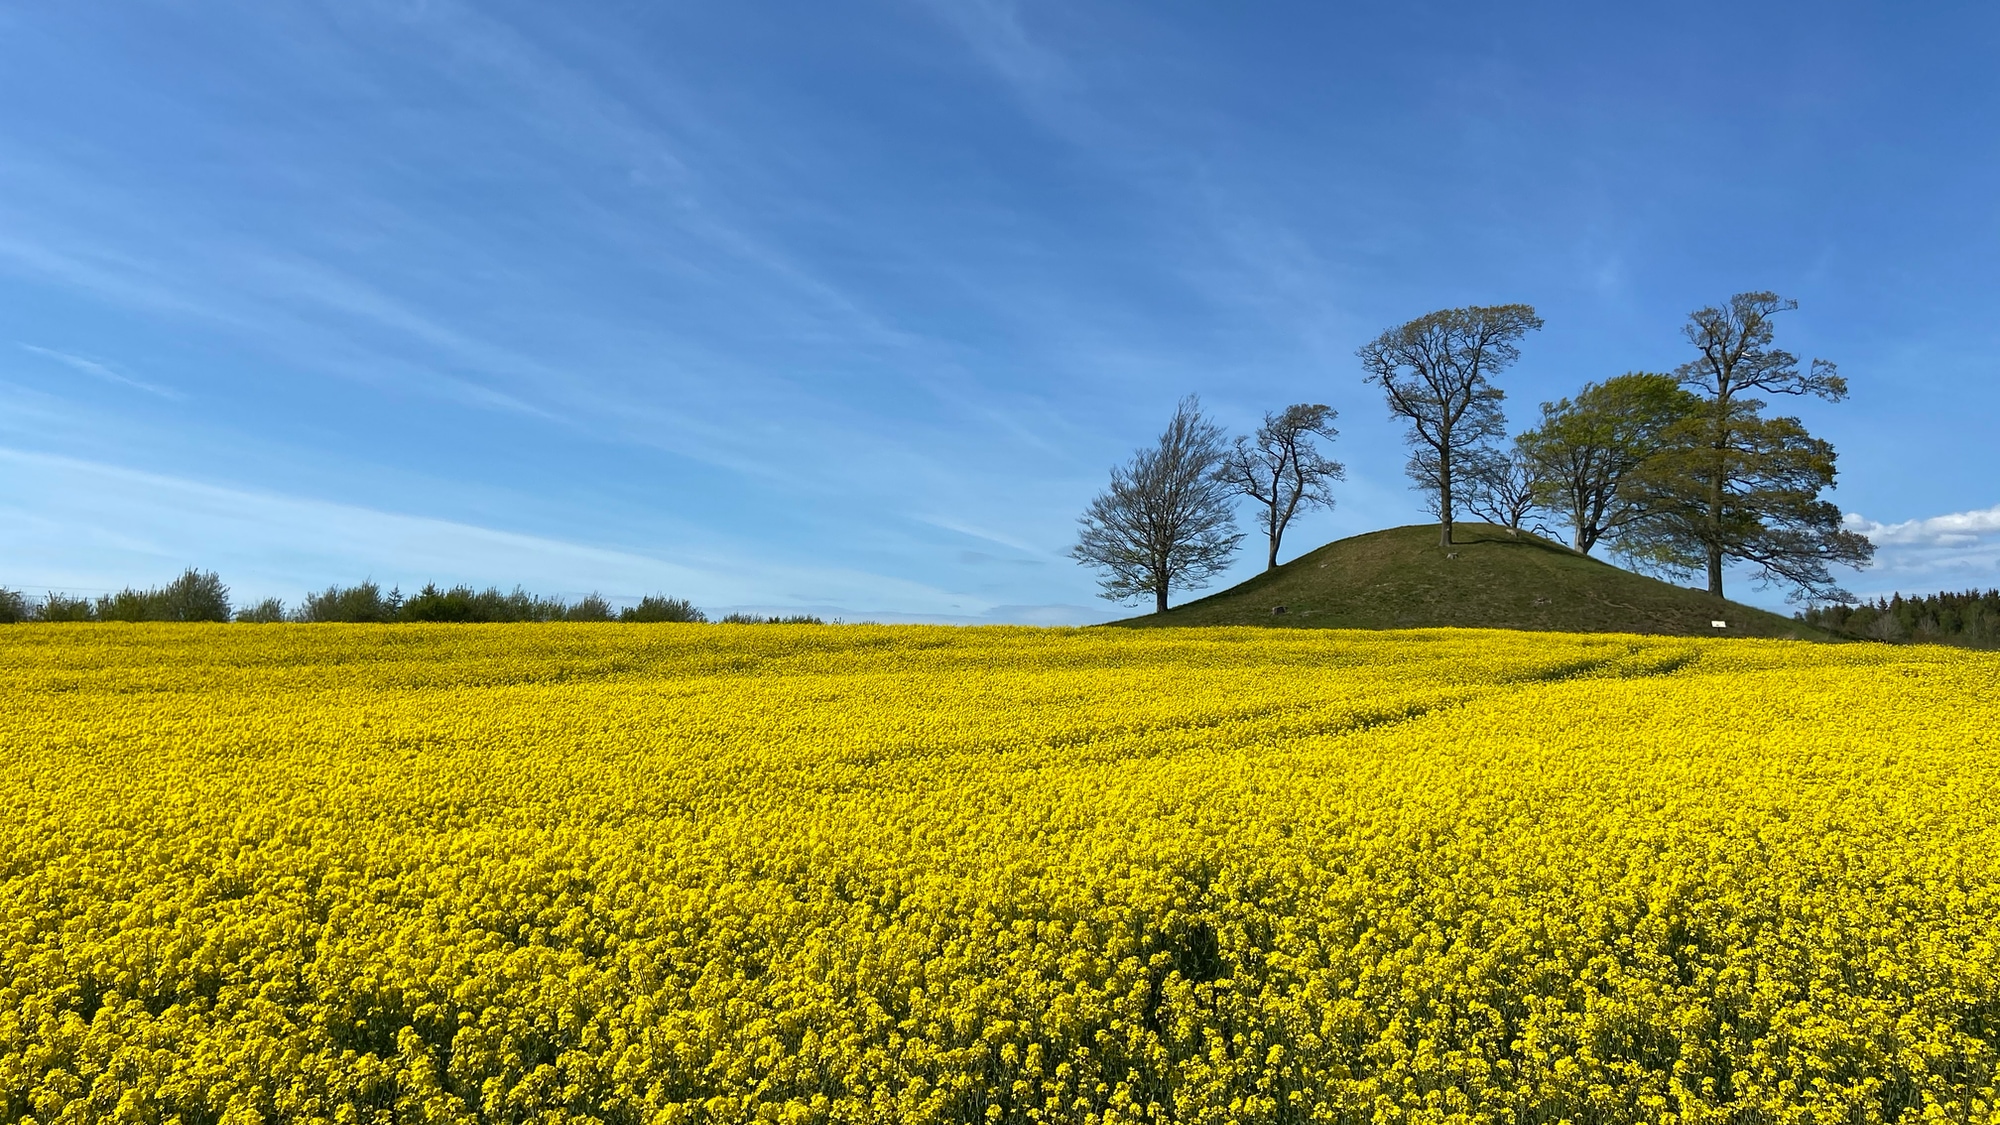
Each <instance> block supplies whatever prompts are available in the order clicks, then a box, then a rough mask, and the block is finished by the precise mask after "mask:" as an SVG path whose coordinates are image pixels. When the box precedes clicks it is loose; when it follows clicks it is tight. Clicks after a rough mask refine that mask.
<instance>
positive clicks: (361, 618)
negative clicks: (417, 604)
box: [299, 581, 403, 624]
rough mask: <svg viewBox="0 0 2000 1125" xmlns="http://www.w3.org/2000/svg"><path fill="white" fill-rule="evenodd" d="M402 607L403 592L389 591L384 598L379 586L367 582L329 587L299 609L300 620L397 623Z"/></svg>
mask: <svg viewBox="0 0 2000 1125" xmlns="http://www.w3.org/2000/svg"><path fill="white" fill-rule="evenodd" d="M402 608H403V595H402V592H401V591H399V590H390V591H389V593H388V594H386V595H384V594H383V593H382V588H381V587H380V586H377V585H376V584H375V583H374V582H373V581H365V582H362V583H361V584H360V585H359V586H328V587H327V588H326V589H325V590H323V591H321V592H320V593H317V594H307V595H306V602H305V605H304V606H302V607H300V609H299V620H301V621H313V622H334V621H344V622H349V623H357V624H367V623H377V622H385V621H394V620H396V619H397V618H398V616H399V615H400V614H401V612H402Z"/></svg>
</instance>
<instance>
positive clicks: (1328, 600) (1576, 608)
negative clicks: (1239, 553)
mask: <svg viewBox="0 0 2000 1125" xmlns="http://www.w3.org/2000/svg"><path fill="white" fill-rule="evenodd" d="M1453 538H1454V539H1456V540H1457V542H1456V543H1454V544H1453V545H1452V546H1450V547H1440V546H1439V545H1438V529H1437V525H1436V524H1418V525H1414V526H1410V527H1395V528H1390V529H1388V530H1386V531H1375V532H1370V533H1369V534H1367V535H1356V536H1354V537H1353V538H1351V539H1341V540H1338V541H1336V542H1333V543H1328V544H1327V545H1326V546H1324V547H1321V548H1319V549H1318V550H1315V551H1312V552H1309V553H1307V554H1305V555H1303V556H1301V557H1299V558H1297V559H1294V560H1292V561H1291V562H1288V563H1285V564H1283V565H1281V566H1279V567H1278V568H1277V569H1276V570H1273V571H1268V572H1266V573H1264V574H1260V575H1258V576H1257V577H1255V578H1252V579H1250V580H1249V581H1247V582H1243V583H1241V584H1239V585H1236V586H1232V587H1230V588H1229V589H1227V590H1223V591H1221V592H1219V593H1215V594H1210V595H1209V596H1207V597H1205V598H1201V599H1199V600H1197V601H1191V602H1188V603H1186V604H1185V605H1180V606H1176V607H1174V608H1172V609H1169V610H1168V611H1167V612H1165V613H1163V614H1148V615H1146V616H1144V617H1133V618H1128V619H1126V620H1124V621H1119V622H1115V623H1114V624H1117V625H1132V626H1139V625H1174V626H1179V625H1281V626H1290V627H1296V628H1321V629H1411V628H1429V627H1441V626H1458V627H1463V628H1482V629H1540V630H1554V631H1560V632H1573V633H1655V634H1665V635H1670V636H1704V637H1709V636H1732V637H1796V638H1802V639H1809V640H1830V639H1833V637H1832V634H1830V633H1827V632H1825V631H1823V630H1820V629H1815V628H1812V627H1810V626H1807V625H1803V624H1801V623H1799V622H1797V621H1794V620H1792V619H1791V618H1789V617H1784V616H1781V615H1779V614H1775V613H1771V612H1768V611H1766V610H1761V609H1754V608H1752V607H1750V606H1746V605H1741V604H1738V603H1736V602H1732V601H1726V600H1723V599H1720V598H1713V597H1710V596H1709V595H1708V594H1707V593H1704V592H1702V591H1699V590H1690V589H1687V588H1685V587H1682V586H1675V585H1672V584H1670V583H1667V582H1662V581H1660V580H1658V579H1656V578H1648V577H1646V576H1645V575H1643V574H1634V573H1632V572H1631V571H1629V570H1621V569H1619V568H1618V567H1615V566H1612V565H1610V564H1609V563H1605V562H1600V561H1599V560H1597V559H1593V558H1588V557H1586V556H1584V555H1580V554H1578V553H1577V552H1575V551H1573V550H1571V549H1570V548H1568V547H1565V546H1563V545H1562V544H1560V543H1556V542H1553V541H1551V540H1548V539H1543V538H1540V537H1539V536H1535V535H1530V534H1527V533H1525V532H1524V533H1522V535H1521V536H1520V537H1519V538H1518V539H1517V538H1514V537H1512V536H1510V535H1508V533H1507V531H1506V529H1505V528H1500V527H1494V526H1492V525H1490V524H1468V523H1461V524H1458V525H1457V526H1456V528H1455V529H1454V535H1453ZM1280 606H1282V607H1283V611H1282V612H1279V611H1278V607H1280ZM1714 621H1724V622H1727V625H1726V626H1725V627H1723V628H1720V629H1718V628H1716V627H1714V626H1713V625H1712V624H1711V622H1714Z"/></svg>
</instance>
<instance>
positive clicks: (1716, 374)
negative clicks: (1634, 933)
mask: <svg viewBox="0 0 2000 1125" xmlns="http://www.w3.org/2000/svg"><path fill="white" fill-rule="evenodd" d="M1796 307H1797V302H1795V301H1790V300H1786V299H1784V298H1781V297H1779V296H1778V295H1777V294H1775V293H1767V292H1757V293H1739V294H1737V295H1735V296H1734V297H1732V298H1730V300H1729V301H1728V303H1727V304H1725V305H1720V306H1708V307H1704V308H1700V309H1696V310H1695V311H1694V312H1692V313H1690V314H1689V315H1688V320H1687V323H1686V324H1685V325H1683V327H1682V335H1683V336H1684V337H1685V338H1686V339H1687V341H1688V343H1689V344H1690V345H1691V346H1692V347H1693V349H1694V355H1693V357H1692V358H1690V359H1689V360H1688V361H1687V362H1685V363H1683V364H1681V365H1680V366H1679V367H1678V368H1676V369H1675V370H1674V371H1673V372H1672V373H1646V372H1634V373H1628V374H1624V375H1618V376H1614V377H1611V378H1608V379H1605V380H1603V381H1602V382H1595V383H1587V384H1585V385H1584V386H1583V387H1582V388H1581V389H1580V390H1578V391H1577V392H1576V394H1575V395H1573V396H1571V397H1569V398H1564V399H1560V400H1558V401H1556V402H1545V403H1543V404H1542V406H1541V417H1540V420H1539V422H1538V424H1537V425H1535V426H1534V428H1532V429H1529V430H1527V431H1525V432H1523V433H1520V434H1517V435H1515V436H1514V437H1513V438H1512V439H1511V441H1509V440H1507V426H1506V416H1505V414H1504V412H1503V410H1502V403H1503V401H1504V400H1505V398H1506V394H1505V392H1504V391H1503V390H1502V388H1501V387H1500V386H1499V385H1498V384H1497V383H1496V382H1495V379H1496V377H1497V376H1499V375H1500V374H1501V373H1502V372H1504V371H1505V370H1506V369H1507V368H1508V367H1510V366H1512V365H1513V363H1514V362H1515V361H1516V360H1517V359H1519V358H1520V342H1521V341H1522V340H1523V339H1524V338H1525V337H1526V336H1527V334H1528V333H1530V332H1533V331H1536V330H1539V329H1540V328H1541V327H1542V320H1541V318H1540V317H1539V316H1537V315H1536V313H1535V310H1534V309H1533V308H1531V307H1529V306H1527V305H1491V306H1475V307H1469V308H1459V309H1442V310H1439V311H1437V312H1434V313H1430V314H1427V315H1425V316H1421V317H1418V318H1417V319H1415V320H1412V321H1410V322H1408V323H1406V324H1402V325H1399V326H1397V327H1395V328H1391V329H1389V330H1388V331H1386V332H1384V333H1382V334H1381V335H1380V336H1379V337H1377V338H1376V339H1374V340H1373V341H1371V342H1369V343H1368V344H1367V345H1365V346H1364V347H1362V348H1361V349H1360V350H1359V351H1358V352H1357V353H1356V355H1357V357H1358V358H1359V359H1360V361H1361V366H1362V370H1363V375H1364V380H1365V381H1366V382H1367V383H1368V384H1370V385H1373V386H1374V387H1376V388H1377V389H1379V390H1380V391H1381V393H1382V395H1383V397H1384V399H1385V400H1386V402H1387V405H1388V408H1389V413H1390V415H1391V416H1392V417H1394V418H1396V419H1397V420H1399V421H1401V422H1403V423H1404V425H1405V426H1406V434H1405V440H1406V441H1407V443H1408V445H1409V447H1410V451H1411V452H1410V459H1409V461H1408V463H1407V465H1406V466H1405V469H1406V471H1407V473H1408V474H1409V476H1410V478H1411V480H1412V481H1413V482H1414V484H1415V487H1416V488H1417V489H1419V490H1420V491H1422V492H1423V494H1424V496H1425V498H1426V501H1427V503H1428V505H1429V507H1430V509H1431V512H1432V514H1433V515H1435V516H1436V517H1437V519H1438V523H1439V534H1438V542H1439V544H1440V546H1444V547H1449V546H1450V545H1451V544H1452V542H1453V538H1452V528H1453V524H1454V522H1455V520H1456V519H1457V517H1458V514H1459V513H1461V512H1464V513H1468V514H1470V515H1472V516H1475V517H1477V518H1479V519H1482V520H1485V521H1486V522H1488V523H1492V524H1497V525H1499V526H1501V527H1504V528H1506V529H1507V530H1508V531H1509V532H1511V533H1513V534H1515V535H1519V534H1520V533H1521V532H1523V531H1536V532H1545V533H1546V532H1549V531H1550V529H1549V526H1548V525H1549V524H1550V523H1553V524H1556V525H1558V526H1560V527H1561V528H1563V529H1564V531H1565V532H1566V533H1567V535H1568V537H1569V539H1570V542H1571V544H1572V545H1573V546H1574V547H1575V549H1576V550H1577V551H1579V552H1582V553H1584V554H1589V553H1591V552H1592V551H1593V550H1595V549H1596V548H1597V547H1599V546H1605V547H1607V548H1608V549H1610V550H1611V551H1612V552H1613V553H1615V554H1617V555H1619V556H1620V557H1622V558H1623V559H1625V560H1626V561H1627V562H1628V563H1630V564H1632V565H1634V566H1636V567H1637V568H1639V569H1642V570H1650V571H1653V572H1656V573H1660V574H1662V575H1667V576H1675V577H1682V578H1686V577H1694V576H1700V577H1702V578H1704V579H1705V580H1706V584H1707V590H1708V592H1709V593H1710V594H1713V595H1714V596H1716V597H1718V598H1720V597H1722V596H1723V574H1724V570H1725V568H1726V567H1727V566H1728V565H1729V564H1731V563H1740V564H1748V565H1749V566H1751V567H1753V568H1755V569H1754V574H1755V576H1756V579H1757V580H1758V581H1759V583H1760V584H1766V583H1775V584H1778V585H1781V586H1785V587H1787V588H1789V590H1790V591H1791V593H1792V595H1793V596H1794V598H1795V599H1798V600H1804V601H1808V602H1814V603H1823V602H1835V601H1842V600H1851V595H1848V594H1847V593H1846V592H1845V591H1844V590H1842V589H1840V587H1839V586H1838V584H1837V583H1836V582H1835V581H1834V577H1833V573H1832V571H1831V569H1830V568H1831V567H1832V566H1835V565H1841V566H1849V567H1856V568H1859V567H1864V566H1867V565H1868V563H1869V562H1870V560H1871V559H1872V558H1873V556H1874V552H1875V545H1874V544H1873V543H1871V542H1870V541H1869V540H1868V539H1867V538H1866V537H1865V536H1862V535H1860V534H1857V533H1856V532H1853V531H1850V530H1848V529H1846V528H1845V527H1843V526H1842V525H1841V515H1840V510H1839V508H1837V507H1835V506H1834V504H1833V503H1832V502H1830V501H1828V500H1826V499H1824V497H1823V495H1822V494H1823V493H1824V492H1825V491H1826V490H1827V489H1830V488H1832V487H1833V484H1834V477H1835V469H1834V465H1835V454H1834V450H1833V446H1832V445H1831V444H1829V443H1828V442H1826V441H1824V440H1822V439H1820V438H1816V437H1814V436H1812V435H1811V434H1810V433H1808V432H1807V431H1806V428H1805V425H1804V424H1803V423H1802V422H1800V421H1799V419H1797V418H1795V417H1790V416H1783V415H1780V416H1773V415H1771V414H1770V413H1769V410H1768V408H1769V406H1770V403H1769V398H1770V397H1771V396H1779V395H1783V396H1790V397H1795V398H1796V397H1807V396H1810V397H1816V398H1822V399H1826V400H1829V401H1839V400H1840V399H1842V398H1845V397H1846V395H1847V382H1846V380H1845V379H1843V378H1841V376H1840V375H1839V373H1838V371H1837V370H1836V368H1835V367H1834V365H1833V364H1832V363H1830V362H1828V361H1826V360H1823V359H1814V360H1812V361H1811V362H1810V363H1807V364H1805V365H1804V366H1803V367H1802V366H1801V364H1800V361H1799V359H1798V357H1797V356H1794V355H1793V354H1792V353H1790V352H1787V351H1784V350H1782V349H1780V348H1778V347H1777V346H1776V345H1775V334H1774V331H1773V318H1774V317H1775V316H1776V315H1777V314H1779V313H1781V312H1785V311H1787V310H1789V309H1793V308H1796ZM1334 417H1335V412H1334V411H1333V410H1332V409H1331V408H1329V407H1326V406H1321V405H1297V406H1290V407H1287V408H1285V409H1284V410H1283V411H1279V412H1277V413H1273V414H1266V415H1265V417H1264V425H1263V426H1262V427H1260V428H1259V430H1258V431H1257V433H1256V434H1255V436H1253V437H1239V438H1236V439H1235V441H1234V442H1233V444H1232V443H1231V442H1230V441H1229V439H1228V438H1227V435H1225V434H1224V433H1223V431H1222V429H1221V428H1220V427H1219V426H1217V425H1215V424H1214V423H1213V422H1210V421H1209V420H1208V419H1206V418H1204V417H1203V416H1202V414H1201V410H1200V404H1199V401H1198V400H1197V399H1196V398H1194V397H1193V396H1189V397H1188V398H1185V399H1183V400H1182V401H1181V403H1180V405H1179V406H1178V407H1177V408H1176V410H1175V412H1174V416H1173V418H1172V420H1171V421H1170V422H1169V423H1168V426H1167V430H1166V431H1165V432H1164V433H1163V434H1161V436H1160V439H1159V441H1158V442H1157V443H1155V444H1154V445H1153V446H1150V447H1148V448H1145V449H1142V450H1140V451H1138V452H1137V453H1135V454H1134V455H1133V457H1132V459H1131V460H1130V461H1129V462H1127V463H1126V464H1125V465H1122V466H1119V467H1116V468H1114V469H1113V470H1112V473H1111V486H1110V488H1108V489H1107V490H1105V491H1104V492H1103V493H1100V494H1099V495H1098V496H1097V497H1096V498H1095V499H1093V500H1092V501H1091V504H1090V507H1089V508H1088V509H1087V510H1086V511H1085V512H1084V514H1083V516H1082V517H1080V519H1079V524H1080V532H1079V535H1078V539H1077V543H1076V545H1075V546H1074V547H1073V548H1072V549H1071V551H1070V554H1071V555H1072V557H1074V558H1076V559H1077V560H1078V561H1079V562H1082V563H1084V564H1086V565H1089V566H1092V567H1094V568H1096V569H1097V570H1098V572H1099V584H1100V585H1101V586H1102V587H1103V596H1104V597H1106V598H1110V599H1113V600H1116V601H1130V600H1135V599H1140V598H1144V597H1146V596H1148V595H1150V596H1151V598H1152V600H1153V603H1154V607H1155V609H1156V611H1159V612H1164V611H1165V610H1166V608H1167V598H1168V594H1169V592H1170V590H1173V589H1183V590H1185V589H1199V588H1201V587H1202V586H1204V585H1205V584H1206V583H1207V580H1208V579H1209V578H1211V577H1212V576H1214V575H1215V574H1217V573H1219V572H1221V571H1222V570H1224V569H1226V568H1227V567H1228V566H1229V561H1230V557H1231V556H1232V555H1233V553H1234V552H1235V550H1236V548H1237V546H1238V545H1239V544H1240V543H1241V541H1242V539H1243V536H1242V535H1241V534H1240V533H1238V531H1237V529H1236V522H1235V521H1236V514H1235V509H1236V506H1237V504H1238V503H1239V502H1240V501H1241V500H1242V499H1244V498H1246V497H1247V498H1248V499H1250V500H1252V501H1253V502H1254V504H1255V506H1256V510H1257V512H1258V521H1259V523H1260V525H1261V526H1262V530H1263V531H1264V532H1265V536H1266V541H1267V546H1268V553H1267V555H1266V563H1265V566H1266V569H1270V568H1272V567H1275V566H1276V565H1277V560H1278V546H1279V541H1280V539H1281V537H1282V536H1283V534H1284V531H1285V528H1286V526H1287V524H1288V523H1289V522H1290V520H1291V519H1292V517H1293V516H1294V515H1295V514H1297V513H1298V512H1299V511H1301V510H1305V509H1310V508H1330V507H1332V506H1333V502H1334V498H1333V495H1332V492H1331V486H1332V484H1333V482H1335V481H1339V480H1342V479H1344V472H1343V468H1342V466H1341V465H1340V463H1339V462H1336V461H1332V460H1329V459H1328V458H1326V457H1325V456H1324V455H1323V453H1321V451H1320V449H1319V446H1318V443H1319V442H1322V441H1332V440H1333V438H1334V437H1335V436H1336V432H1335V431H1334V430H1333V428H1332V426H1331V425H1330V423H1331V421H1332V419H1333V418H1334ZM1551 534H1553V533H1551Z"/></svg>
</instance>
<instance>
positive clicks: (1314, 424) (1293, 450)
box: [1217, 403, 1347, 570]
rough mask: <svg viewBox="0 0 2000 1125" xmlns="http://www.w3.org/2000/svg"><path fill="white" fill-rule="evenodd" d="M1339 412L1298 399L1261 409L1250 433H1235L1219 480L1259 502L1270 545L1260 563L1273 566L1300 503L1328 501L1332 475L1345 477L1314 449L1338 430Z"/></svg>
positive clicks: (1324, 503) (1340, 468)
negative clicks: (1259, 421) (1272, 409)
mask: <svg viewBox="0 0 2000 1125" xmlns="http://www.w3.org/2000/svg"><path fill="white" fill-rule="evenodd" d="M1339 416H1340V415H1339V412H1338V411H1336V410H1334V409H1333V407H1331V406H1325V405H1321V404H1319V403H1298V404H1295V405H1292V406H1287V407H1285V409H1283V410H1282V411H1279V412H1278V413H1276V414H1271V413H1268V412H1267V413H1265V415H1264V424H1263V425H1261V426H1259V427H1257V433H1256V436H1255V437H1239V438H1237V439H1236V445H1235V447H1234V448H1232V449H1231V450H1229V452H1228V453H1227V454H1225V455H1224V456H1223V459H1222V467H1221V468H1220V469H1218V470H1217V472H1218V473H1220V475H1221V478H1222V480H1223V482H1224V483H1226V484H1227V485H1228V486H1229V487H1230V489H1232V490H1233V491H1235V492H1236V493H1238V494H1240V495H1243V496H1248V497H1249V498H1250V499H1252V500H1255V501H1256V502H1257V503H1258V504H1260V505H1262V506H1263V508H1264V513H1263V515H1262V516H1261V517H1260V520H1261V522H1262V523H1263V524H1264V536H1265V540H1266V542H1267V545H1268V546H1269V548H1270V550H1269V551H1268V552H1267V553H1266V555H1265V557H1264V569H1265V570H1275V569H1277V566H1278V543H1279V541H1280V540H1282V539H1283V538H1284V537H1285V528H1286V527H1288V526H1290V525H1291V522H1292V517H1293V516H1294V515H1296V514H1298V512H1299V510H1300V509H1302V508H1331V507H1333V489H1332V485H1333V482H1334V481H1337V480H1345V479H1346V478H1347V469H1346V467H1345V466H1343V465H1342V464H1341V463H1340V462H1338V461H1335V460H1332V459H1331V458H1328V457H1327V456H1326V455H1325V454H1323V453H1321V452H1320V451H1319V445H1318V442H1319V441H1321V440H1325V441H1332V440H1333V439H1334V438H1336V437H1338V436H1339V435H1340V431H1339V430H1336V429H1334V428H1333V420H1334V419H1335V418H1337V417H1339Z"/></svg>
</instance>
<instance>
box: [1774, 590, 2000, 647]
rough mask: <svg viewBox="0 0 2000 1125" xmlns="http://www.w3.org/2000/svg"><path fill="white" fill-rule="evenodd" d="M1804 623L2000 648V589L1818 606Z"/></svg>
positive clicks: (1883, 637) (1882, 636) (1878, 636)
mask: <svg viewBox="0 0 2000 1125" xmlns="http://www.w3.org/2000/svg"><path fill="white" fill-rule="evenodd" d="M1798 619H1799V620H1800V621H1803V622H1805V623H1807V624H1809V625H1813V626H1817V627H1818V628H1822V629H1828V630H1831V631H1833V632H1836V633H1841V634H1844V635H1846V636H1850V637H1859V638H1863V639H1866V640H1876V641H1912V642H1917V643H1922V644H1947V645H1958V646H1961V647H1964V648H1985V649H2000V590H1987V591H1985V592H1984V593H1981V592H1980V591H1978V590H1967V591H1965V592H1964V593H1952V592H1950V591H1946V592H1944V593H1939V594H1926V595H1923V596H1919V597H1908V598H1906V597H1904V596H1903V595H1901V594H1897V595H1895V596H1894V597H1889V598H1877V599H1875V600H1874V601H1872V602H1861V603H1859V604H1856V605H1842V604H1835V605H1823V606H1813V607H1811V608H1809V609H1806V610H1804V611H1802V612H1801V613H1799V614H1798Z"/></svg>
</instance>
